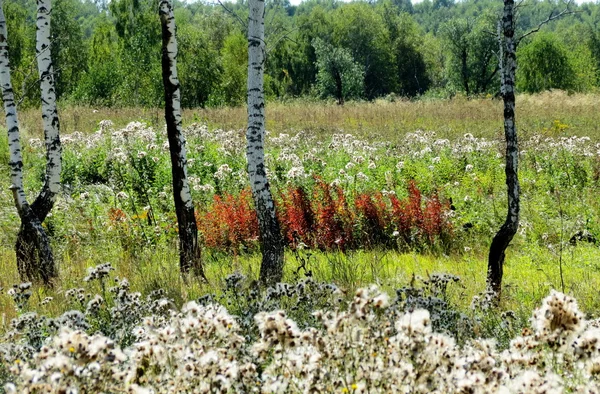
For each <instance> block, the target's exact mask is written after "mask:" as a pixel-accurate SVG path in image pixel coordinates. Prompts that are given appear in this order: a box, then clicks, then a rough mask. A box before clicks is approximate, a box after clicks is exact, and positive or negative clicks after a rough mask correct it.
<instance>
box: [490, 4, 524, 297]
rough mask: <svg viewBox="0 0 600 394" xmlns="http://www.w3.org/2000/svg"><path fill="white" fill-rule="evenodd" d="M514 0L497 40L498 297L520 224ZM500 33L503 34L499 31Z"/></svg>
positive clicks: (493, 252)
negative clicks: (503, 204)
mask: <svg viewBox="0 0 600 394" xmlns="http://www.w3.org/2000/svg"><path fill="white" fill-rule="evenodd" d="M514 8H515V3H514V0H504V15H503V17H502V26H501V27H500V26H499V27H498V36H499V37H498V39H499V42H500V75H501V78H502V80H501V83H502V86H501V95H502V99H503V101H504V135H505V137H506V167H505V174H506V186H507V190H508V213H507V215H506V221H505V222H504V224H503V225H502V227H501V228H500V230H499V231H498V233H496V236H495V237H494V239H493V240H492V244H491V246H490V254H489V257H488V277H487V281H488V285H489V286H490V287H491V289H492V290H493V291H494V292H495V293H496V295H497V296H498V297H500V292H501V290H502V266H503V264H504V257H505V252H506V248H507V247H508V245H509V244H510V242H511V241H512V239H513V237H514V235H515V234H516V233H517V229H518V227H519V177H518V164H519V163H518V160H519V147H518V141H517V127H516V123H515V72H516V69H517V57H516V49H517V48H516V46H517V45H516V40H515V37H514V35H515V23H514ZM500 33H502V34H500Z"/></svg>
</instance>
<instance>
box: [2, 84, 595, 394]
mask: <svg viewBox="0 0 600 394" xmlns="http://www.w3.org/2000/svg"><path fill="white" fill-rule="evenodd" d="M598 103H600V96H596V95H592V94H587V95H567V94H566V93H564V92H560V91H557V92H552V93H544V94H540V95H534V96H519V97H518V99H517V107H518V111H517V122H518V129H519V132H520V148H521V156H520V159H521V162H520V173H519V176H520V181H521V188H522V217H521V223H520V230H519V233H518V234H517V236H516V237H515V239H514V241H513V243H512V245H511V246H510V248H509V251H508V254H507V258H506V266H505V282H504V292H503V298H502V301H501V304H500V305H499V306H497V307H495V306H493V305H492V304H491V301H490V294H488V293H486V288H485V274H486V267H487V260H486V257H487V248H488V247H489V243H490V241H491V238H492V237H493V234H494V233H495V231H497V229H498V228H499V226H500V225H501V223H502V222H503V220H504V217H505V214H506V208H505V205H506V191H505V185H504V168H503V166H504V157H503V151H504V148H503V133H502V123H501V111H502V108H501V102H500V101H498V100H494V99H492V98H480V99H472V100H466V99H464V98H461V97H455V98H454V99H452V100H420V101H402V100H379V101H377V102H373V103H348V104H347V105H344V106H343V107H341V106H337V105H334V104H328V103H323V102H310V101H302V102H299V101H297V102H290V103H272V104H269V105H268V107H267V119H268V121H267V131H268V137H267V140H266V146H267V164H268V168H269V175H270V177H271V182H272V188H273V192H274V195H275V199H276V203H277V208H278V215H279V218H280V220H281V222H282V231H283V233H284V236H285V239H286V243H287V252H286V272H285V280H286V282H289V285H278V286H277V287H275V288H271V289H266V290H265V289H259V288H257V287H256V285H255V282H254V281H253V279H255V278H256V277H257V276H258V268H259V262H260V256H259V249H258V242H257V238H258V235H257V225H256V218H255V215H254V213H253V211H252V203H251V199H250V194H249V191H248V186H247V175H246V172H245V156H244V153H245V141H244V130H243V126H244V122H245V109H243V108H223V109H197V110H189V111H187V112H185V113H184V127H185V134H186V138H187V141H188V145H187V146H188V175H189V178H190V184H191V185H192V189H193V198H194V201H195V203H196V206H197V222H198V225H199V230H200V232H201V239H202V244H203V260H204V264H205V270H206V272H207V277H208V280H209V283H202V282H201V281H197V280H195V279H188V280H187V281H184V280H183V279H182V278H181V277H180V275H179V270H178V265H177V261H178V256H177V234H176V222H175V213H174V209H173V203H172V198H171V186H170V167H169V156H168V145H167V144H166V132H165V130H164V122H163V120H162V112H161V111H160V110H158V109H156V110H143V109H136V108H132V109H118V110H117V109H100V108H98V109H95V108H87V107H85V108H84V107H73V106H66V107H65V108H63V109H62V111H61V112H60V113H61V126H62V130H61V132H62V135H61V138H62V141H63V145H64V151H63V174H62V179H63V193H61V196H60V197H59V200H58V203H57V204H56V206H55V209H54V211H53V214H52V216H51V217H49V218H48V219H47V220H46V223H45V225H46V228H47V230H48V232H49V233H50V234H51V235H52V240H53V248H54V253H55V255H56V257H57V261H58V265H59V271H60V275H59V279H58V281H57V283H56V284H55V286H54V288H53V289H45V288H43V287H39V286H38V285H36V284H33V285H31V284H20V281H19V278H18V274H17V270H16V266H15V257H14V250H13V245H14V241H15V237H16V233H17V230H18V216H17V213H16V211H15V209H14V207H13V205H12V196H11V195H10V193H9V189H8V185H9V179H8V176H7V177H6V179H0V272H2V275H1V277H0V287H1V288H2V294H1V295H0V313H1V314H2V321H1V326H0V332H1V333H2V335H3V338H4V339H3V340H1V341H0V342H1V343H2V346H0V355H3V361H0V378H1V379H2V380H3V381H7V382H8V381H10V382H14V385H9V386H6V389H7V392H24V391H23V390H26V389H29V390H31V392H42V391H43V390H44V388H45V387H54V388H56V387H62V388H65V389H69V388H75V389H76V390H77V391H71V392H100V391H102V392H107V391H108V392H118V391H124V392H126V390H131V391H130V392H136V393H138V392H139V393H145V392H169V390H171V392H172V391H173V390H175V391H186V390H189V392H195V391H191V390H192V388H193V387H194V388H195V389H196V390H197V392H210V390H217V389H218V390H220V391H219V392H251V391H256V392H290V391H296V392H307V391H308V390H310V389H314V390H320V391H325V392H330V391H337V392H389V391H397V392H400V391H401V392H410V391H414V392H425V391H432V390H433V389H434V388H435V389H437V390H438V392H489V390H494V391H503V390H504V392H534V391H533V390H534V388H535V389H536V390H537V389H539V390H541V391H539V392H562V391H563V390H568V391H576V392H584V391H585V390H588V389H589V390H592V388H593V387H592V386H591V383H590V384H588V385H587V386H586V384H584V383H585V382H588V383H589V382H590V379H592V378H594V376H595V374H596V372H597V371H598V370H599V369H598V365H599V364H598V360H599V359H598V357H600V348H599V347H598V345H597V343H600V342H598V341H597V339H598V332H597V330H598V329H597V328H596V327H598V325H599V324H598V323H597V321H596V320H595V319H597V318H598V317H599V316H600V301H599V300H598V297H597V289H598V288H599V286H600V278H599V277H598V270H599V269H600V254H599V253H598V246H597V238H598V237H600V221H599V215H600V204H599V203H598V198H597V196H598V192H599V190H598V189H599V183H600V159H599V157H600V132H599V130H598V125H600V114H599V111H597V107H598ZM21 122H22V129H23V135H22V138H23V142H24V155H25V175H26V180H25V184H26V187H27V190H28V193H30V194H29V195H30V196H33V195H34V194H35V192H36V191H37V190H39V187H40V185H41V179H42V175H43V168H44V167H43V163H44V148H43V143H42V139H41V137H42V132H41V126H40V121H39V110H35V109H30V110H26V111H23V112H22V113H21ZM7 161H8V148H7V141H6V137H5V136H3V137H2V138H0V167H1V168H4V173H7ZM552 289H556V290H557V291H556V292H552V293H551V290H552ZM549 294H550V295H549ZM565 294H567V295H565ZM571 297H573V298H571ZM575 300H577V301H575ZM218 305H221V306H218ZM278 310H282V311H285V312H277V311H278ZM176 311H179V312H176ZM318 311H321V312H318ZM532 316H533V317H532ZM190 344H192V345H190ZM188 345H189V349H188V350H187V351H185V347H186V346H188ZM407 349H408V350H407ZM349 360H352V361H349ZM61 363H62V364H61ZM188 364H189V365H188ZM362 364H364V365H362ZM342 365H344V368H341V366H342ZM359 365H362V366H361V367H360V368H359ZM528 366H529V367H528ZM392 367H393V368H392ZM140 371H141V372H140ZM319 371H321V372H319ZM340 371H342V372H340ZM57 374H58V375H57ZM53 379H56V381H55V380H53ZM593 381H594V382H595V380H593ZM377 382H383V383H377ZM520 385H523V386H520ZM54 388H53V390H54ZM35 390H38V391H35ZM144 390H146V391H144ZM161 390H162V391H161ZM165 390H166V391H165ZM203 390H207V391H203ZM218 390H217V391H218ZM469 390H471V391H469ZM553 390H555V391H553ZM51 392H52V391H51ZM56 392H58V391H56ZM67 392H69V391H67ZM589 392H594V391H589Z"/></svg>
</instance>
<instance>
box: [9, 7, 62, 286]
mask: <svg viewBox="0 0 600 394" xmlns="http://www.w3.org/2000/svg"><path fill="white" fill-rule="evenodd" d="M7 38H8V34H7V31H6V18H5V16H4V12H3V1H2V0H0V88H1V89H2V100H3V102H4V112H5V115H6V126H7V129H8V146H9V151H10V159H9V167H10V177H11V183H12V185H11V186H10V188H11V190H12V192H13V196H14V200H15V206H16V208H17V211H18V213H19V217H20V218H21V229H20V230H19V235H18V237H17V243H16V245H15V249H16V250H15V251H16V255H17V267H18V270H19V274H20V276H21V279H22V280H37V279H42V280H43V281H44V283H45V284H47V285H49V284H51V280H52V278H54V277H55V276H56V270H55V267H54V257H53V255H52V250H51V249H50V242H49V240H48V237H47V235H46V232H45V231H44V228H43V227H42V224H41V221H40V219H39V218H38V217H37V215H36V214H35V213H34V212H33V210H32V208H31V206H30V205H29V203H28V202H27V198H26V196H25V191H24V189H23V156H22V153H21V142H20V133H19V121H18V118H17V108H16V104H15V100H14V93H13V88H12V83H11V78H10V64H9V59H8V41H7Z"/></svg>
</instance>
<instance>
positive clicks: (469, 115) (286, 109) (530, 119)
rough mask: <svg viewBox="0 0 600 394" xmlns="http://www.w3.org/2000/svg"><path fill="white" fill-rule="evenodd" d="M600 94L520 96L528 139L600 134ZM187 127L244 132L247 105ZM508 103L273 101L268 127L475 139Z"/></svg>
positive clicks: (498, 127) (33, 117)
mask: <svg viewBox="0 0 600 394" xmlns="http://www.w3.org/2000/svg"><path fill="white" fill-rule="evenodd" d="M599 105H600V95H598V94H573V95H569V94H567V93H565V92H562V91H554V92H545V93H541V94H537V95H520V96H518V98H517V121H518V127H519V130H520V132H521V135H522V136H525V137H526V136H528V135H531V134H534V133H539V132H544V133H546V134H550V135H556V134H557V133H560V130H554V129H553V127H552V126H553V122H554V120H560V121H561V123H562V124H566V125H567V126H568V133H569V134H570V135H573V134H577V135H587V136H589V137H591V138H594V139H600V130H599V127H600V111H598V110H597V108H598V106H599ZM183 115H184V116H183V117H184V124H190V123H193V122H204V123H207V124H208V125H209V127H211V128H223V129H240V128H244V127H245V125H246V122H247V119H246V109H245V107H234V108H208V109H202V108H197V109H188V110H185V111H184V114H183ZM60 116H61V126H62V132H63V133H65V134H67V133H72V132H73V131H81V132H84V133H87V132H92V131H94V130H95V129H96V128H97V125H98V123H99V122H100V121H101V120H103V119H110V120H112V121H113V122H114V123H115V125H116V126H124V125H125V124H127V123H128V122H130V121H133V120H143V121H145V122H147V123H148V124H150V125H152V126H154V127H163V124H164V116H163V112H162V109H160V108H154V109H149V108H92V107H82V106H67V107H64V106H63V107H62V108H61V109H60ZM501 119H502V101H500V100H497V99H491V98H479V99H472V100H467V99H466V98H464V97H455V98H453V99H451V100H441V99H440V100H419V101H396V102H387V101H385V100H378V101H375V102H370V103H369V102H355V103H353V102H350V103H347V104H346V105H344V106H338V105H336V104H332V103H324V102H308V101H294V102H291V103H277V102H275V103H269V104H268V105H267V129H268V130H270V131H271V132H274V133H279V132H283V131H285V132H290V131H292V130H310V131H313V132H316V133H318V134H319V133H324V134H326V135H330V134H331V133H334V132H339V131H341V130H343V131H344V132H348V133H355V134H358V135H361V136H363V137H370V138H385V139H387V140H391V141H393V140H394V139H395V138H396V137H397V136H401V135H403V134H404V133H406V132H410V131H414V130H416V129H425V130H433V131H436V132H437V133H438V135H439V136H440V137H450V136H455V135H462V134H464V133H465V132H470V133H472V134H474V135H476V136H486V137H495V136H498V137H501V136H502V121H501ZM20 120H21V124H22V128H23V132H24V134H25V135H26V136H32V137H33V136H38V137H39V136H41V135H42V128H41V116H40V112H39V109H36V108H30V109H26V110H23V111H21V113H20Z"/></svg>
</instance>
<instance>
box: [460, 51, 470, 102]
mask: <svg viewBox="0 0 600 394" xmlns="http://www.w3.org/2000/svg"><path fill="white" fill-rule="evenodd" d="M467 58H468V54H467V50H466V49H463V51H462V54H461V73H462V79H463V87H464V88H465V93H466V95H467V97H471V91H470V90H469V65H468V64H467Z"/></svg>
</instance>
